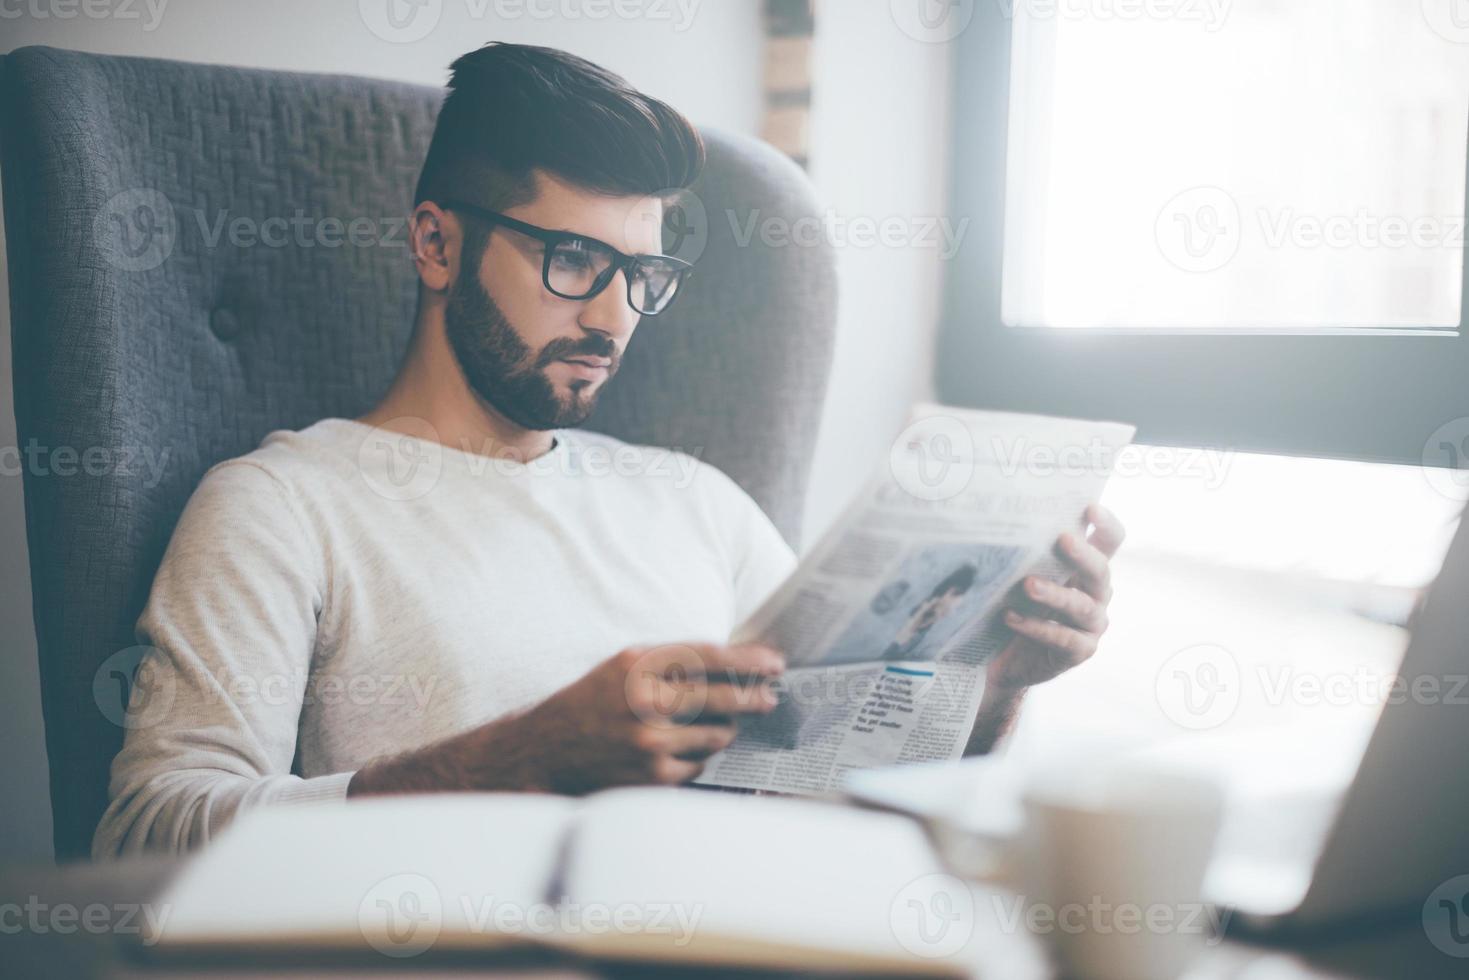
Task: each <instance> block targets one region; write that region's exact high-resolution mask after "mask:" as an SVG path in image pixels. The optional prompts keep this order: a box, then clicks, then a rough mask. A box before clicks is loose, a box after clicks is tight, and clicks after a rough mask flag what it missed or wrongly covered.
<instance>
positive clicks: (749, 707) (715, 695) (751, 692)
mask: <svg viewBox="0 0 1469 980" xmlns="http://www.w3.org/2000/svg"><path fill="white" fill-rule="evenodd" d="M779 701H780V699H779V697H777V695H776V693H775V690H774V688H772V687H771V686H770V683H769V682H768V681H761V682H759V683H753V682H751V681H742V682H737V683H726V684H713V683H711V684H706V685H705V690H704V707H703V710H702V711H700V712H699V714H700V715H701V716H708V715H716V716H723V717H733V716H734V715H750V714H755V715H766V714H769V713H770V712H772V711H774V710H775V706H776V705H777V704H778V703H779Z"/></svg>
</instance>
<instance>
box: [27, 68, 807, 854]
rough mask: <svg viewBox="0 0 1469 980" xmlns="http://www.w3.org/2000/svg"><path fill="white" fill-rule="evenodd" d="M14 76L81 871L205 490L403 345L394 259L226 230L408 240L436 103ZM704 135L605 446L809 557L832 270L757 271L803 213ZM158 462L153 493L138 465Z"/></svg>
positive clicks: (58, 687) (737, 144) (758, 162)
mask: <svg viewBox="0 0 1469 980" xmlns="http://www.w3.org/2000/svg"><path fill="white" fill-rule="evenodd" d="M0 72H3V75H0V81H3V115H0V154H3V155H0V161H3V179H4V192H5V219H6V233H7V236H8V237H7V241H8V252H9V257H10V270H9V271H10V289H11V313H12V330H13V348H14V371H15V408H16V417H17V421H18V424H19V433H20V440H21V447H22V449H25V448H26V447H28V446H31V445H34V446H36V447H39V449H40V450H43V451H44V452H41V453H36V454H35V458H37V459H40V460H41V462H40V463H39V464H31V465H27V467H26V473H25V477H24V479H25V499H26V522H27V528H28V533H29V548H30V558H31V572H32V581H33V588H34V607H35V608H34V611H35V620H36V630H37V634H38V640H39V646H40V658H41V664H40V666H41V680H42V697H43V701H44V710H45V719H46V740H47V748H48V751H49V755H50V767H51V784H52V797H53V799H52V802H53V807H54V813H55V833H56V847H57V852H58V855H59V856H61V857H69V856H77V855H83V854H85V853H86V850H87V846H88V843H89V841H90V838H91V836H92V831H93V828H94V827H95V824H96V820H97V818H98V816H99V814H100V813H101V811H102V809H103V806H104V803H105V795H106V780H107V769H108V765H109V763H110V761H111V759H112V756H113V755H114V753H115V752H116V750H117V747H118V746H119V745H120V743H121V738H122V729H121V728H120V727H119V724H118V723H117V721H116V719H117V718H118V717H119V709H118V704H117V703H115V702H117V701H118V698H119V697H120V696H121V695H120V694H119V693H117V692H116V691H114V686H115V685H114V681H115V680H117V679H118V678H117V676H116V675H115V671H110V670H108V669H101V668H103V667H104V665H106V666H107V667H108V668H112V667H116V666H118V665H119V664H123V665H126V664H127V662H128V661H127V657H126V656H125V655H120V654H118V651H122V650H124V649H125V648H128V647H130V646H131V645H132V644H133V643H134V639H133V624H134V621H135V620H136V618H137V615H138V613H139V611H140V609H141V607H142V603H143V601H144V599H145V597H146V594H147V589H148V585H149V582H150V580H151V577H152V575H153V572H154V571H155V569H156V567H157V564H158V561H159V560H160V558H161V556H162V552H163V548H164V546H165V545H166V544H167V542H168V538H169V534H170V532H171V531H172V529H173V526H174V523H175V521H176V519H177V517H178V514H179V512H180V510H181V509H182V507H183V504H184V502H185V500H186V499H187V498H188V495H189V493H190V491H191V490H192V489H193V487H194V485H195V484H196V483H197V481H198V480H199V477H200V476H201V475H202V474H203V472H204V470H205V469H206V468H207V467H208V466H210V465H211V464H212V463H214V462H216V461H218V460H221V459H225V458H228V457H231V456H236V455H239V454H241V453H244V452H247V451H248V450H250V449H251V448H253V447H254V446H255V445H256V444H257V443H258V442H259V441H260V439H261V438H262V437H263V436H264V435H265V434H266V433H267V432H269V431H270V430H272V429H276V428H282V427H290V428H296V427H301V426H304V425H307V424H309V423H310V422H312V421H314V420H316V419H318V418H321V417H325V416H333V415H340V416H352V415H354V414H357V413H360V412H361V411H363V410H364V409H366V408H367V407H368V406H369V405H370V404H371V403H372V402H373V401H374V399H375V398H376V397H377V396H378V395H379V394H380V393H381V392H382V391H383V390H384V388H385V386H386V384H387V383H388V381H389V379H390V378H391V376H392V374H393V371H394V369H395V367H396V365H397V362H398V359H399V357H400V356H401V354H402V353H403V350H404V347H405V345H406V342H407V338H408V333H409V328H410V325H411V317H412V315H413V308H414V298H415V293H414V278H413V269H412V266H411V264H410V262H409V259H408V253H407V250H406V248H405V247H403V244H402V239H403V236H402V234H401V231H399V232H397V233H396V234H395V235H392V236H391V237H392V238H394V240H393V241H389V242H385V243H382V244H376V245H367V246H363V245H353V244H350V243H348V244H341V245H339V246H338V247H330V246H329V245H328V244H327V243H326V242H327V240H328V239H331V238H332V237H333V232H332V230H331V226H330V225H329V224H323V225H322V226H321V229H322V233H323V235H324V236H326V237H324V238H322V239H320V240H317V239H315V238H313V237H311V236H308V237H307V239H306V240H307V241H308V242H312V241H315V242H316V243H315V244H314V245H312V246H310V247H307V246H306V245H302V244H299V243H297V242H295V241H294V240H293V239H294V238H295V232H294V231H292V230H290V229H289V228H288V227H287V226H286V225H283V224H280V223H279V222H278V223H277V224H276V226H275V227H274V228H267V227H265V226H263V225H262V226H261V229H262V231H264V232H266V233H267V234H270V235H272V236H273V237H272V239H271V240H272V241H273V242H276V243H277V244H260V243H257V244H254V245H242V244H236V243H232V242H231V240H230V229H229V222H230V221H231V220H232V219H234V218H241V217H243V218H247V219H253V221H254V222H256V223H260V222H263V221H264V219H266V218H269V217H271V216H278V217H280V218H284V219H285V221H286V222H290V221H291V220H292V219H293V218H295V216H296V215H298V214H300V215H301V216H302V217H303V218H308V219H312V220H313V221H314V220H316V219H333V218H334V219H339V220H340V221H341V222H342V223H343V225H344V226H347V227H346V228H345V229H344V228H338V229H337V230H336V232H335V239H336V240H341V239H342V238H344V237H345V232H346V231H349V230H350V225H349V223H350V222H351V221H352V220H353V219H366V220H367V222H369V223H370V224H369V225H361V224H359V228H361V229H363V233H364V234H367V229H368V228H370V229H371V231H370V235H369V237H374V238H376V237H381V236H382V235H383V234H384V233H385V232H389V231H391V226H390V222H391V221H392V219H394V218H396V217H399V216H402V215H405V214H406V213H407V211H408V209H409V207H410V205H411V200H410V196H411V193H412V188H413V185H414V180H415V178H416V176H417V170H418V167H419V164H420V163H421V160H422V155H423V153H424V151H425V150H426V148H427V145H428V140H429V136H430V134H431V130H432V126H433V120H434V117H435V113H436V111H437V107H438V103H439V100H440V98H441V95H442V92H441V90H438V89H434V88H427V87H420V86H413V85H406V84H399V83H393V82H385V81H375V80H368V79H361V78H352V77H344V76H328V75H307V74H295V73H284V72H271V71H256V70H245V69H237V68H229V67H217V66H204V65H192V64H183V63H178V62H168V61H160V60H152V59H138V58H119V57H103V56H97V55H89V54H80V53H75V52H68V51H61V50H56V49H50V48H24V49H21V50H18V51H16V52H14V53H13V54H11V55H9V56H7V57H6V58H4V59H3V64H0ZM706 136H707V138H708V142H709V151H710V153H709V156H710V162H709V168H708V171H707V174H706V177H705V179H704V180H703V181H702V183H701V185H700V187H699V188H697V192H698V196H699V199H700V200H701V201H702V203H703V205H704V209H705V213H706V214H707V217H708V219H709V220H708V222H707V235H708V240H707V245H706V246H705V248H704V251H703V256H702V258H701V260H700V263H699V269H698V271H697V273H696V276H695V278H694V279H692V280H691V281H690V284H689V285H688V287H686V288H687V290H688V292H687V295H685V296H683V297H681V298H680V300H679V303H678V304H677V305H676V306H675V308H674V309H673V310H672V311H671V312H670V313H669V314H667V315H665V316H664V317H663V318H660V319H657V320H648V321H646V322H645V323H644V324H643V325H642V327H641V329H640V331H639V333H638V335H637V336H636V338H635V339H634V341H633V343H632V345H631V347H630V349H629V352H628V356H627V358H626V360H625V363H624V368H623V372H622V374H621V375H619V378H618V380H617V382H616V383H615V386H614V389H613V390H612V391H611V392H609V395H608V397H607V398H606V399H605V403H604V406H603V408H602V409H601V410H600V411H599V413H598V416H597V418H596V419H595V424H594V427H596V428H600V429H603V430H605V431H607V432H611V433H613V434H615V435H617V436H619V437H622V438H625V439H630V440H635V441H639V442H647V443H654V444H660V445H672V446H677V447H680V448H683V449H685V450H688V451H692V452H697V453H699V454H700V455H701V456H702V457H703V458H704V459H706V460H708V461H709V462H712V463H714V464H716V465H718V466H719V467H721V468H722V469H724V470H725V471H726V472H728V473H729V474H730V475H731V476H732V477H734V479H736V480H737V481H738V482H739V483H740V484H742V485H743V486H744V487H745V488H746V489H747V490H748V491H749V492H750V493H751V494H752V495H753V496H754V498H755V499H756V500H757V501H758V502H759V503H760V504H761V505H762V506H763V507H764V508H765V509H766V511H767V512H768V513H769V514H770V516H771V517H772V519H773V520H774V521H775V523H776V525H777V526H778V527H779V528H780V529H781V531H782V532H783V533H784V534H785V535H786V536H787V537H788V538H789V539H790V540H791V541H792V542H793V543H794V542H795V541H796V539H797V536H798V534H799V519H800V512H801V505H802V497H803V491H804V487H805V483H806V477H807V473H808V467H809V460H810V454H811V449H812V444H813V442H814V439H815V434H816V427H817V421H818V416H819V411H820V406H821V403H822V398H823V393H824V389H825V381H826V374H827V369H828V365H829V362H830V353H831V342H832V332H833V325H834V316H835V309H834V291H835V284H834V274H833V264H832V256H831V254H830V250H829V249H828V248H827V247H825V246H824V245H816V246H811V247H785V248H780V247H772V246H771V245H768V244H762V240H761V236H760V235H758V234H757V235H756V236H755V238H754V239H753V240H752V241H750V242H749V243H748V244H746V245H744V246H742V245H741V244H740V242H739V241H738V235H737V233H739V234H742V233H743V231H744V229H746V228H747V227H748V226H749V222H750V220H751V218H752V217H753V218H754V219H755V220H756V221H759V222H763V221H766V220H768V219H776V220H786V221H790V220H793V219H795V218H797V217H800V216H802V215H809V214H814V213H815V209H814V204H813V201H812V199H811V196H810V192H809V189H808V186H807V184H806V182H805V180H804V178H803V176H802V174H801V173H800V171H799V170H798V169H797V168H796V167H795V166H794V165H792V164H791V163H790V162H789V161H787V160H785V159H784V158H783V157H781V156H780V155H779V154H777V153H776V152H775V151H773V150H771V149H770V148H769V147H766V146H764V145H763V144H760V143H757V142H756V141H754V140H750V139H748V138H740V137H734V136H729V135H725V134H721V133H718V132H712V131H711V132H708V133H706ZM119 195H121V196H119ZM695 215H696V216H697V212H695ZM221 220H223V222H224V224H223V225H221V224H220V222H221ZM170 222H171V226H172V233H171V234H170V233H169V229H170V224H169V223H170ZM150 228H151V229H152V234H153V237H152V238H151V239H150V238H149V237H148V229H150ZM217 229H218V230H219V231H220V237H219V238H218V239H217V240H211V239H212V236H213V235H214V233H215V231H216V230H217ZM695 232H696V236H697V234H698V229H695ZM282 237H284V238H285V239H286V243H285V244H283V245H281V244H279V243H280V242H281V239H282ZM698 240H699V241H702V239H698ZM165 246H166V247H165ZM63 447H69V449H70V450H73V451H75V452H76V453H77V454H78V457H77V458H75V459H73V458H72V457H71V456H70V455H69V453H68V451H67V450H66V449H63ZM93 447H99V448H93ZM89 449H91V450H92V451H91V454H90V456H88V455H87V452H88V450H89ZM58 450H60V451H59V452H58ZM163 453H167V456H166V465H164V466H163V468H162V471H161V479H155V478H154V475H153V474H152V472H151V471H150V470H149V469H148V468H147V467H146V466H144V465H143V464H142V462H141V461H142V460H144V459H145V458H146V457H145V456H144V454H152V458H153V459H154V460H155V461H156V460H158V459H159V458H162V457H161V454H163ZM109 658H112V659H111V660H109ZM122 678H123V679H125V678H126V675H125V674H124V675H122Z"/></svg>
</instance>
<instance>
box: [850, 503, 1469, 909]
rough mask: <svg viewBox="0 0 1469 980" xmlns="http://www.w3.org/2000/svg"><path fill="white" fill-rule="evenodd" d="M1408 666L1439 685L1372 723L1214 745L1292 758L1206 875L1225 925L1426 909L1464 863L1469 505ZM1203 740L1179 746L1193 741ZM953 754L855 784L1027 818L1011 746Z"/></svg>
mask: <svg viewBox="0 0 1469 980" xmlns="http://www.w3.org/2000/svg"><path fill="white" fill-rule="evenodd" d="M1399 674H1400V676H1401V678H1402V679H1403V681H1404V682H1405V683H1406V684H1407V685H1408V687H1407V691H1408V692H1409V693H1411V691H1412V689H1413V688H1412V685H1413V683H1414V680H1415V678H1425V679H1427V682H1428V683H1429V685H1430V686H1429V687H1428V688H1427V693H1428V694H1429V696H1428V697H1420V698H1417V699H1414V698H1413V697H1411V696H1408V697H1395V698H1393V699H1390V700H1389V703H1388V704H1386V705H1385V706H1384V707H1383V709H1382V712H1381V714H1380V715H1379V717H1378V719H1377V721H1376V723H1375V725H1373V726H1372V728H1371V730H1370V732H1364V731H1363V730H1362V729H1361V728H1360V727H1357V726H1355V725H1353V726H1351V728H1350V729H1349V730H1348V729H1345V728H1343V727H1342V726H1339V725H1329V724H1322V725H1313V726H1310V727H1309V728H1306V727H1303V728H1301V729H1297V730H1295V731H1293V732H1292V734H1291V737H1290V738H1289V739H1288V740H1286V739H1282V738H1281V735H1280V733H1279V731H1278V730H1266V731H1263V732H1260V733H1246V734H1244V735H1241V734H1239V733H1230V734H1229V735H1228V737H1227V738H1224V739H1221V740H1220V741H1219V743H1218V744H1215V745H1213V746H1212V747H1211V751H1212V753H1213V754H1214V755H1215V756H1216V757H1219V758H1218V759H1216V763H1204V765H1205V766H1206V767H1207V766H1208V765H1211V764H1217V763H1218V761H1219V759H1222V760H1228V761H1231V762H1233V763H1234V764H1236V765H1237V766H1244V767H1246V768H1248V767H1249V766H1250V764H1251V763H1250V760H1251V759H1256V760H1258V759H1260V758H1262V757H1263V756H1262V753H1268V758H1270V760H1271V762H1272V767H1271V768H1272V769H1273V770H1275V771H1277V772H1285V773H1295V774H1298V776H1297V777H1293V778H1292V779H1291V786H1290V789H1289V791H1286V792H1281V791H1279V790H1278V789H1276V788H1273V787H1269V788H1267V791H1266V792H1265V793H1263V794H1257V795H1254V798H1253V799H1251V800H1250V801H1249V802H1247V803H1244V804H1243V805H1240V806H1236V805H1233V804H1232V805H1231V808H1230V810H1229V811H1228V812H1227V813H1226V818H1225V825H1224V828H1223V830H1222V831H1221V835H1220V839H1219V841H1218V843H1217V845H1216V849H1215V855H1214V858H1213V859H1212V861H1211V863H1210V867H1209V872H1208V876H1207V879H1206V881H1205V890H1206V893H1207V897H1208V898H1209V900H1210V901H1212V902H1214V903H1216V904H1218V905H1220V906H1222V907H1224V908H1225V909H1227V910H1229V912H1230V915H1229V917H1228V920H1227V921H1229V923H1230V928H1231V929H1236V928H1242V929H1244V930H1245V931H1255V932H1276V931H1292V930H1310V929H1313V928H1317V927H1323V926H1326V925H1332V924H1336V923H1339V922H1342V921H1345V920H1351V919H1354V918H1359V917H1365V916H1367V915H1377V914H1381V913H1384V912H1392V911H1399V910H1402V911H1407V910H1409V909H1412V910H1418V909H1421V908H1422V907H1423V903H1424V902H1425V900H1427V898H1428V897H1429V895H1430V894H1431V893H1432V892H1433V891H1434V890H1435V888H1437V886H1439V885H1440V884H1442V883H1443V882H1445V881H1446V880H1447V879H1449V878H1453V877H1455V876H1457V875H1461V874H1469V832H1466V830H1465V824H1466V821H1469V760H1466V759H1465V758H1464V753H1465V748H1466V747H1469V683H1465V681H1466V680H1469V519H1466V520H1463V521H1461V522H1460V526H1459V529H1458V532H1457V533H1456V534H1455V536H1454V539H1453V542H1452V544H1451V545H1450V547H1449V550H1448V553H1447V556H1446V557H1445V559H1444V563H1443V567H1442V569H1441V570H1440V572H1439V575H1438V577H1437V579H1436V580H1435V581H1434V583H1433V585H1432V586H1431V588H1430V589H1429V592H1428V595H1427V597H1426V599H1425V600H1424V603H1423V605H1422V607H1421V608H1420V609H1419V614H1418V620H1417V622H1416V624H1414V626H1413V630H1412V636H1411V638H1410V640H1409V643H1408V649H1407V651H1406V653H1405V654H1404V657H1403V661H1402V666H1401V667H1400V669H1399ZM1420 683H1422V682H1420ZM1435 692H1436V693H1435ZM1364 742H1365V747H1364ZM1198 744H1199V743H1197V742H1195V743H1191V744H1190V745H1188V746H1182V747H1183V748H1185V749H1186V751H1187V752H1189V753H1195V752H1197V745H1198ZM1166 748H1167V747H1165V750H1166ZM1189 759H1190V760H1191V765H1192V766H1193V767H1194V768H1195V769H1196V768H1197V766H1198V765H1199V761H1198V758H1197V757H1196V756H1193V755H1190V756H1189ZM952 766H953V764H952V763H936V764H930V765H924V766H912V767H903V768H900V769H896V770H891V769H889V770H867V771H859V772H854V773H853V774H850V775H849V777H848V780H847V785H846V786H845V791H846V793H847V794H848V796H849V798H852V799H855V800H857V801H859V802H861V803H864V804H866V805H869V806H876V807H879V808H883V809H891V810H896V811H899V812H905V813H909V814H913V815H916V816H918V817H920V818H923V819H925V820H926V821H927V822H928V823H929V824H930V826H933V827H939V828H943V827H945V826H948V825H952V830H953V834H952V835H950V836H952V837H953V839H955V840H961V839H963V838H965V837H966V835H973V834H976V833H977V834H978V835H979V836H980V837H985V836H991V837H994V836H999V837H1003V836H1008V835H1010V834H1013V833H1014V832H1015V831H1016V830H1018V828H1019V826H1020V825H1021V823H1022V821H1023V814H1022V812H1021V809H1020V805H1019V800H1020V795H1021V791H1022V788H1023V785H1024V776H1025V774H1024V773H1023V772H1019V771H1017V767H1016V766H1015V765H1013V764H1011V763H1009V762H1007V761H1005V760H1004V759H1002V758H993V757H986V758H984V759H975V760H966V761H965V762H964V763H963V764H962V766H963V768H964V770H965V772H966V779H965V780H960V781H958V783H957V784H956V780H955V778H954V769H953V768H952ZM1246 795H1251V794H1246ZM959 800H963V802H964V805H963V807H962V814H963V816H962V821H956V820H955V814H956V812H959V811H956V807H955V804H956V802H958V801H959ZM1464 913H1465V915H1466V916H1469V907H1466V908H1465V909H1464Z"/></svg>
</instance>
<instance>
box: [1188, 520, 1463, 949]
mask: <svg viewBox="0 0 1469 980" xmlns="http://www.w3.org/2000/svg"><path fill="white" fill-rule="evenodd" d="M1398 673H1399V677H1400V678H1401V680H1402V682H1403V683H1404V684H1405V685H1406V687H1404V688H1403V689H1402V690H1403V692H1404V694H1403V696H1398V697H1394V698H1392V699H1390V700H1389V702H1388V703H1387V704H1386V705H1385V706H1384V707H1383V709H1382V714H1381V716H1380V717H1379V718H1378V721H1377V725H1376V727H1375V728H1374V729H1373V731H1372V735H1371V738H1370V739H1369V740H1368V743H1367V748H1366V751H1365V752H1364V754H1363V756H1362V760H1361V762H1360V763H1359V765H1358V767H1357V771H1356V775H1355V777H1354V778H1353V779H1352V780H1351V782H1350V784H1349V785H1348V786H1347V787H1346V789H1345V792H1344V793H1343V794H1341V795H1340V796H1330V795H1326V796H1314V797H1313V796H1307V797H1304V798H1302V799H1299V800H1296V801H1293V802H1290V803H1288V804H1286V805H1283V806H1280V807H1277V808H1276V810H1275V812H1274V813H1272V814H1270V815H1269V817H1268V825H1262V826H1260V827H1259V828H1258V830H1257V831H1256V832H1255V833H1253V834H1250V835H1247V837H1248V839H1246V840H1244V841H1243V843H1242V846H1240V847H1238V848H1237V849H1232V850H1227V851H1224V852H1223V853H1220V854H1219V855H1218V856H1217V857H1216V858H1215V862H1214V865H1213V866H1212V867H1211V868H1210V875H1209V886H1210V892H1211V894H1210V898H1211V899H1213V900H1214V901H1217V902H1218V903H1219V904H1221V905H1223V906H1226V907H1227V908H1230V909H1232V910H1233V912H1234V917H1233V919H1232V920H1231V921H1232V922H1234V923H1236V924H1239V925H1243V926H1244V927H1245V928H1246V929H1254V930H1259V931H1276V930H1282V929H1311V928H1316V927H1321V926H1325V925H1328V924H1334V923H1338V922H1341V921H1344V920H1349V919H1354V918H1359V917H1363V916H1366V915H1369V914H1377V913H1382V912H1388V911H1397V910H1407V909H1410V908H1411V909H1419V908H1421V907H1422V906H1423V903H1424V901H1425V900H1426V899H1427V898H1428V896H1429V895H1430V894H1431V893H1432V892H1433V891H1434V889H1435V888H1436V887H1437V886H1438V885H1440V884H1442V883H1443V882H1444V881H1445V880H1446V879H1448V878H1452V877H1454V876H1456V875H1460V874H1465V873H1469V833H1466V832H1465V822H1466V819H1469V764H1466V760H1465V757H1464V750H1465V747H1466V746H1469V684H1466V683H1465V679H1466V678H1469V520H1463V521H1461V522H1460V525H1459V529H1458V532H1457V533H1456V534H1455V535H1454V540H1453V543H1452V544H1451V545H1450V547H1449V551H1448V554H1447V556H1446V557H1445V559H1444V564H1443V568H1442V569H1441V570H1440V572H1439V574H1438V578H1437V579H1436V580H1435V581H1434V583H1433V585H1432V586H1431V587H1430V589H1429V591H1428V596H1427V598H1426V599H1425V601H1424V604H1423V606H1422V608H1421V609H1420V610H1419V615H1418V621H1417V623H1416V624H1415V625H1414V627H1413V632H1412V637H1411V639H1410V640H1409V643H1408V649H1407V652H1406V653H1405V654H1404V656H1403V663H1402V667H1401V668H1400V669H1399V672H1398ZM1415 684H1417V685H1419V686H1418V690H1419V691H1420V695H1419V696H1417V697H1415V696H1413V691H1414V689H1415V687H1414V685H1415ZM1262 816H1263V815H1262ZM1239 837H1240V835H1236V839H1239ZM1267 849H1268V851H1273V852H1274V853H1268V852H1267Z"/></svg>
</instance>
